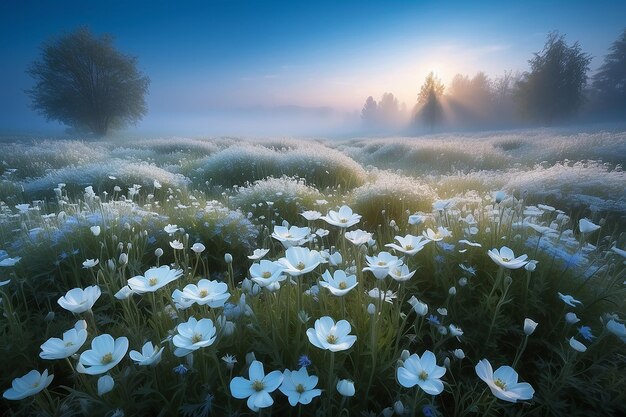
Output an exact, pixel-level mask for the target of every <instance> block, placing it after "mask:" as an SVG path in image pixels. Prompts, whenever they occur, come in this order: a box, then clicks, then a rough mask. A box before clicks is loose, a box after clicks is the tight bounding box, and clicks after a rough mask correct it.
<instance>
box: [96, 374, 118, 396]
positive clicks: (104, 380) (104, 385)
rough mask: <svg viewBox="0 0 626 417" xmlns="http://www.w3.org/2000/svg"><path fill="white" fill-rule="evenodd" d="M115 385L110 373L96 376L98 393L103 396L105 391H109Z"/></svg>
mask: <svg viewBox="0 0 626 417" xmlns="http://www.w3.org/2000/svg"><path fill="white" fill-rule="evenodd" d="M114 386H115V381H114V380H113V378H112V377H111V376H110V375H103V376H101V377H100V378H98V395H99V396H101V397H102V396H103V395H104V394H106V393H107V392H109V391H111V390H112V389H113V387H114Z"/></svg>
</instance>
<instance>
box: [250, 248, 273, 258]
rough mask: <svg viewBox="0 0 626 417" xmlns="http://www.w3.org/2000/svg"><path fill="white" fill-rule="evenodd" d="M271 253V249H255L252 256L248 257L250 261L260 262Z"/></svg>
mask: <svg viewBox="0 0 626 417" xmlns="http://www.w3.org/2000/svg"><path fill="white" fill-rule="evenodd" d="M269 251H270V250H269V249H255V250H254V252H252V255H248V259H252V260H253V261H256V260H259V259H261V258H263V257H264V256H265V255H267V253H268V252H269Z"/></svg>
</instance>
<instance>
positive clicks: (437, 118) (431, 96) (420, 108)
mask: <svg viewBox="0 0 626 417" xmlns="http://www.w3.org/2000/svg"><path fill="white" fill-rule="evenodd" d="M444 89H445V86H444V85H443V83H442V82H441V80H440V79H439V78H437V77H436V76H435V74H434V73H433V72H430V73H429V74H428V76H426V80H425V81H424V84H422V87H421V88H420V92H419V94H418V96H417V106H416V109H417V111H416V113H415V119H416V120H419V119H421V120H422V121H423V122H424V123H426V124H428V125H429V126H430V128H431V129H432V128H433V127H434V126H435V125H436V124H439V123H441V121H442V120H443V106H442V105H441V96H442V95H443V91H444Z"/></svg>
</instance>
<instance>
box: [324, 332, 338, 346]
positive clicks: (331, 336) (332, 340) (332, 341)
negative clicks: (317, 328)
mask: <svg viewBox="0 0 626 417" xmlns="http://www.w3.org/2000/svg"><path fill="white" fill-rule="evenodd" d="M326 341H327V342H328V343H330V344H331V345H334V344H335V343H337V336H335V335H334V334H329V335H328V336H326Z"/></svg>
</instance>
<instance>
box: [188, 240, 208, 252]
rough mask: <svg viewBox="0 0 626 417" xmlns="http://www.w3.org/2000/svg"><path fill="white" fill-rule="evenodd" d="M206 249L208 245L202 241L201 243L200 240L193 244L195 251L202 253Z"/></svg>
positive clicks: (192, 248) (192, 247)
mask: <svg viewBox="0 0 626 417" xmlns="http://www.w3.org/2000/svg"><path fill="white" fill-rule="evenodd" d="M205 249H206V247H205V246H204V245H203V244H202V243H200V242H197V243H194V244H193V245H191V250H192V251H194V252H195V253H197V254H200V253H202V252H204V250H205Z"/></svg>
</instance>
